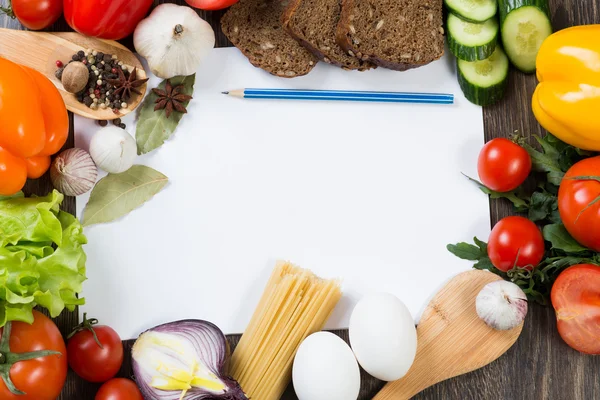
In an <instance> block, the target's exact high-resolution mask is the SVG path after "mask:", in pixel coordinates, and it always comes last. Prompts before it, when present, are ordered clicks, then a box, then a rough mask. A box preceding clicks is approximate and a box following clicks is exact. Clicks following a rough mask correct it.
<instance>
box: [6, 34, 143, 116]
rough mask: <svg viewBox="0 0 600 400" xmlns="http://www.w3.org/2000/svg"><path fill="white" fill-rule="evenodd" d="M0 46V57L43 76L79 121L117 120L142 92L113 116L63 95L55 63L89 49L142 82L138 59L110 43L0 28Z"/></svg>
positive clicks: (65, 35)
mask: <svg viewBox="0 0 600 400" xmlns="http://www.w3.org/2000/svg"><path fill="white" fill-rule="evenodd" d="M0 43H1V45H0V57H4V58H6V59H8V60H11V61H14V62H16V63H18V64H21V65H25V66H28V67H30V68H33V69H35V70H37V71H39V72H41V73H42V74H44V75H45V76H46V77H48V79H50V80H51V81H52V83H54V85H55V86H56V87H57V88H58V90H59V91H60V94H61V95H62V97H63V99H64V101H65V104H66V106H67V109H68V110H69V111H72V112H74V113H75V114H78V115H81V116H82V117H86V118H91V119H105V120H106V119H115V118H120V117H122V116H123V115H125V114H128V113H130V112H131V111H133V110H134V109H135V108H136V107H137V106H138V104H139V103H140V101H141V100H142V98H143V94H144V93H145V92H146V86H147V85H146V84H144V85H142V86H141V87H139V88H138V89H139V91H140V92H141V93H142V95H138V94H135V93H132V96H131V98H130V99H129V101H128V103H129V104H128V106H127V108H126V109H120V110H119V114H115V113H114V112H113V111H112V109H110V108H106V109H101V108H99V109H97V110H92V109H91V108H89V107H87V106H86V105H85V104H83V103H80V102H79V101H77V98H76V97H75V95H74V94H72V93H69V92H67V91H65V90H64V88H63V85H62V83H61V82H60V80H58V79H57V78H56V76H55V75H54V73H55V72H56V69H57V67H56V60H61V61H63V62H64V64H65V65H66V64H67V62H68V61H69V60H70V59H71V57H72V56H73V54H75V53H77V52H78V51H79V50H85V49H93V50H97V51H100V52H102V53H105V54H111V55H113V54H114V55H116V56H117V58H118V59H119V61H123V64H125V65H127V66H128V67H136V68H137V76H138V78H139V79H144V78H146V72H145V71H144V67H143V66H142V64H141V63H140V61H139V60H138V58H137V57H136V56H135V55H134V54H133V53H132V52H131V51H130V50H129V49H127V48H126V47H125V46H123V45H121V44H119V43H117V42H115V41H113V40H103V39H97V38H92V37H87V36H83V35H81V34H79V33H75V32H58V33H54V32H28V31H18V30H14V29H2V28H0Z"/></svg>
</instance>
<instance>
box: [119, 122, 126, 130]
mask: <svg viewBox="0 0 600 400" xmlns="http://www.w3.org/2000/svg"><path fill="white" fill-rule="evenodd" d="M119 128H121V129H125V128H127V125H125V124H124V123H120V124H119Z"/></svg>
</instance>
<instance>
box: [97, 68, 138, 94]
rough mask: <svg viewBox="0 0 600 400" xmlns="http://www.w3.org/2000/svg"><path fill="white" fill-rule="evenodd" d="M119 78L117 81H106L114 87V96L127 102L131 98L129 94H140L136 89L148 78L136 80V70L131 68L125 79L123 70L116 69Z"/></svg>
mask: <svg viewBox="0 0 600 400" xmlns="http://www.w3.org/2000/svg"><path fill="white" fill-rule="evenodd" d="M117 71H118V74H119V78H118V79H107V81H108V83H110V84H111V85H113V86H114V87H116V89H115V91H114V94H115V95H117V94H118V95H121V99H123V100H127V99H128V98H130V97H131V92H133V93H137V94H140V95H141V94H142V92H140V91H139V90H137V89H136V88H138V87H140V86H142V85H143V84H144V83H146V81H148V78H146V79H137V68H133V71H132V72H131V74H129V78H127V77H125V74H124V73H123V70H122V69H121V68H117Z"/></svg>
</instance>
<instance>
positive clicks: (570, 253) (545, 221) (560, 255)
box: [447, 134, 600, 305]
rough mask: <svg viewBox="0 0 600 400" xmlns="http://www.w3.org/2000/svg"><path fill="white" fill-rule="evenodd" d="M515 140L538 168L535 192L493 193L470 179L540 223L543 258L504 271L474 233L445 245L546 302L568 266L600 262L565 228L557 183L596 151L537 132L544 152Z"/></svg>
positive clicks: (476, 266) (558, 184)
mask: <svg viewBox="0 0 600 400" xmlns="http://www.w3.org/2000/svg"><path fill="white" fill-rule="evenodd" d="M515 139H516V140H517V141H518V142H519V144H521V145H522V146H523V147H524V148H525V149H526V150H527V152H528V153H529V155H530V157H531V161H532V167H533V170H534V171H535V172H537V173H539V179H538V182H539V183H538V185H537V186H536V187H535V189H534V190H533V191H532V192H529V193H527V192H526V191H525V190H524V189H523V188H519V189H517V190H515V191H512V192H508V193H500V192H495V191H493V190H491V189H489V188H487V187H485V186H484V185H483V184H481V183H480V182H478V181H476V180H474V179H472V178H469V179H470V180H471V181H473V182H475V183H476V184H477V185H478V186H479V188H480V189H481V191H482V192H484V193H486V194H487V195H489V196H490V198H492V199H500V198H504V199H507V200H508V201H510V202H511V203H512V204H513V208H514V211H515V212H516V213H520V214H526V216H527V218H528V219H530V220H531V221H534V222H536V223H537V224H538V225H539V226H540V227H541V228H542V234H543V237H544V240H545V241H546V253H545V255H544V258H543V260H542V262H541V263H540V264H539V265H538V266H537V267H536V268H535V269H533V270H532V271H530V270H528V269H526V268H519V267H515V268H513V269H512V270H510V271H508V272H502V271H500V270H499V269H497V268H495V267H494V266H493V265H492V262H491V261H490V259H489V257H488V255H487V243H486V242H483V241H481V240H479V239H478V238H473V241H474V244H470V243H466V242H461V243H457V244H449V245H448V246H447V249H448V251H450V252H451V253H452V254H454V255H455V256H457V257H459V258H462V259H464V260H469V261H475V264H474V265H473V268H476V269H485V270H488V271H491V272H493V273H495V274H497V275H500V276H501V277H502V278H504V279H506V280H509V281H512V282H514V283H516V284H517V285H519V287H521V289H523V291H524V292H525V294H527V296H528V298H529V299H530V300H532V301H535V302H537V303H540V304H542V305H547V304H548V302H549V297H550V290H551V289H552V284H553V283H554V281H555V280H556V278H557V277H558V275H559V274H560V273H561V272H562V271H563V270H564V269H566V268H568V267H570V266H572V265H576V264H596V265H600V253H596V252H594V251H593V250H590V249H588V248H586V247H584V246H582V245H580V244H579V243H578V242H577V241H576V240H575V239H574V238H573V237H572V236H571V235H570V234H569V232H567V230H566V228H565V226H564V225H563V223H562V221H561V219H560V214H559V212H558V188H559V186H560V183H561V181H562V179H563V177H564V175H565V173H566V172H567V171H568V169H569V168H570V167H571V166H573V165H574V164H575V163H577V162H578V161H581V160H582V159H584V158H588V157H592V156H594V155H596V154H595V153H592V152H589V151H584V150H581V149H577V148H575V147H573V146H570V145H568V144H566V143H564V142H562V141H560V140H559V139H558V138H556V137H554V136H552V135H550V134H548V135H547V136H545V137H544V138H540V137H537V136H536V137H535V139H536V140H537V142H538V143H539V145H540V147H541V151H540V150H538V149H536V148H534V147H533V146H531V145H529V144H528V143H525V142H524V139H523V138H515Z"/></svg>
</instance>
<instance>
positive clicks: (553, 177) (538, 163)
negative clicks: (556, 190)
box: [523, 136, 565, 186]
mask: <svg viewBox="0 0 600 400" xmlns="http://www.w3.org/2000/svg"><path fill="white" fill-rule="evenodd" d="M536 140H537V141H538V143H539V144H540V146H542V149H543V150H544V151H543V152H541V151H538V150H536V149H534V148H533V147H532V146H531V145H529V144H527V143H524V144H523V147H525V150H527V152H528V153H529V156H530V157H531V162H532V165H533V169H534V170H536V171H539V172H545V173H546V175H547V179H548V182H550V183H552V184H554V185H556V186H559V185H560V182H561V181H562V178H563V176H565V173H564V171H563V170H562V168H561V167H560V165H559V161H558V159H559V155H560V154H559V152H558V151H557V150H556V149H555V148H554V147H552V146H551V145H550V144H549V143H548V142H547V141H545V140H544V139H540V138H539V137H537V136H536Z"/></svg>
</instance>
